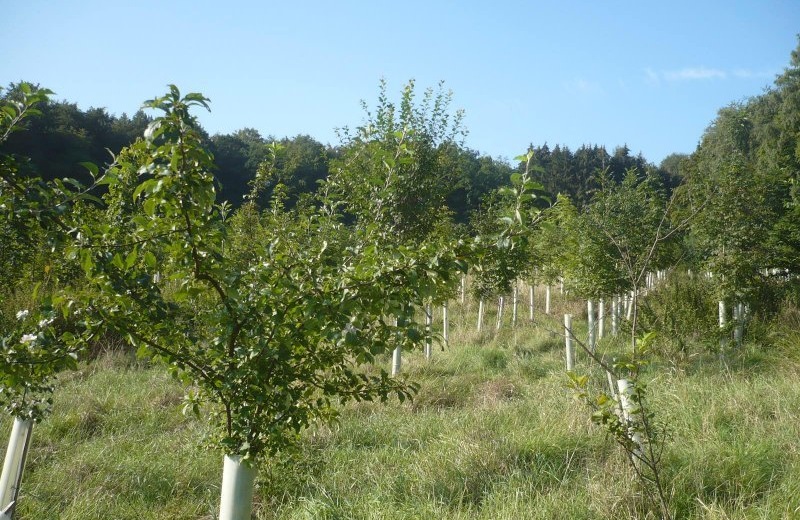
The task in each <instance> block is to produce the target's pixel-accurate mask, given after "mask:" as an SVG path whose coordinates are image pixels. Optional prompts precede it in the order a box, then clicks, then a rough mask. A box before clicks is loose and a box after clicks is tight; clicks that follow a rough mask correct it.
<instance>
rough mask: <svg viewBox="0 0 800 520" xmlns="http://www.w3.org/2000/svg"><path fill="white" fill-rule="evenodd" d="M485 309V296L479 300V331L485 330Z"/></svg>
mask: <svg viewBox="0 0 800 520" xmlns="http://www.w3.org/2000/svg"><path fill="white" fill-rule="evenodd" d="M483 310H484V303H483V298H481V299H480V300H478V332H481V331H482V330H483Z"/></svg>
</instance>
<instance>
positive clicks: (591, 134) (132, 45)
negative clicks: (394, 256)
mask: <svg viewBox="0 0 800 520" xmlns="http://www.w3.org/2000/svg"><path fill="white" fill-rule="evenodd" d="M2 4H5V5H3V7H4V9H3V16H2V17H0V35H2V36H0V85H8V83H10V82H17V81H22V80H24V81H30V82H33V83H38V84H40V85H41V86H43V87H47V88H50V89H51V90H53V91H55V92H56V98H57V99H59V100H62V99H63V100H67V101H70V102H74V103H77V104H78V106H79V107H80V108H82V109H87V108H89V107H104V108H106V109H107V110H108V111H109V112H110V113H113V114H116V115H120V114H122V113H123V112H125V113H127V114H129V115H131V114H133V113H134V112H135V111H136V110H137V109H138V108H139V107H140V106H141V104H142V102H143V101H145V100H146V99H151V98H153V97H156V96H159V95H162V94H164V93H165V92H166V91H167V85H168V84H175V85H177V86H178V87H179V88H180V89H181V91H183V92H201V93H202V94H204V95H205V96H207V97H208V98H210V100H211V109H212V111H211V112H210V113H206V114H198V115H199V118H200V121H201V123H202V125H203V126H204V128H205V129H206V130H207V131H208V132H209V133H211V134H214V133H231V132H234V131H236V130H238V129H241V128H245V127H250V128H255V129H257V130H258V131H259V132H260V133H261V135H263V136H265V137H266V136H275V137H278V138H280V137H283V136H294V135H297V134H308V135H310V136H312V137H314V138H315V139H317V140H319V141H321V142H322V143H326V144H332V145H335V144H338V142H339V141H338V138H337V134H336V131H335V129H336V128H340V127H345V126H349V127H355V126H358V125H359V124H361V123H363V122H364V112H363V110H362V107H361V100H364V101H365V102H366V103H367V104H368V105H370V106H374V105H375V104H376V99H377V95H378V84H379V81H380V80H381V79H382V78H383V79H384V80H385V81H386V82H387V83H388V90H389V92H390V93H391V94H392V95H393V96H395V97H394V99H399V95H400V92H401V90H402V88H403V86H404V85H405V84H406V82H407V81H408V80H409V79H414V80H415V82H416V86H417V88H418V90H420V91H422V90H424V89H425V88H426V87H434V86H436V85H437V84H438V82H439V81H442V80H443V81H444V82H445V86H446V88H448V89H450V90H452V92H453V98H452V107H453V108H460V109H463V110H464V111H465V120H464V124H465V126H466V129H467V130H468V132H469V134H468V136H467V138H466V143H465V144H466V145H467V146H468V147H469V148H471V149H474V150H477V151H479V152H481V153H482V154H485V155H490V156H493V157H496V158H498V157H499V158H508V159H510V158H513V157H515V156H517V155H520V154H522V153H524V152H525V150H526V149H527V147H528V145H529V144H534V145H541V144H544V143H547V144H548V145H549V146H550V147H551V148H552V147H553V146H555V145H556V144H560V145H562V146H563V145H566V146H568V147H570V148H571V149H573V150H574V149H576V148H578V147H579V146H581V145H583V144H588V145H594V144H597V145H604V146H606V148H607V149H608V150H609V151H613V149H614V148H615V147H616V146H620V145H627V146H628V148H630V150H631V151H632V153H634V154H636V153H641V154H642V155H643V156H644V157H645V158H646V159H647V160H648V161H650V162H653V163H655V164H658V163H660V161H661V160H662V159H663V158H664V157H665V156H667V155H669V154H670V153H675V152H678V153H691V152H692V151H693V150H694V149H695V147H696V146H697V143H698V141H699V139H700V138H701V137H702V134H703V131H704V130H705V128H707V126H708V125H709V124H710V123H711V122H712V121H713V119H714V117H715V115H716V113H717V111H718V110H719V109H720V108H722V107H724V106H727V105H729V104H731V103H734V102H741V101H744V100H746V99H747V98H748V97H751V96H755V95H758V94H760V93H762V92H763V91H764V89H765V88H768V87H769V86H770V85H772V83H773V81H774V79H775V76H776V75H777V74H779V73H781V72H782V71H783V70H784V68H785V67H786V66H788V64H789V60H790V53H791V51H792V50H794V49H795V48H797V45H798V33H800V1H798V0H749V1H737V0H724V1H723V0H692V1H684V0H672V1H663V0H661V1H657V2H656V1H648V0H637V1H615V0H606V1H596V0H595V1H571V0H561V1H527V2H524V1H504V0H495V1H494V2H486V1H485V0H484V1H471V0H464V1H460V2H456V1H437V0H427V1H417V0H408V1H403V2H384V1H379V0H373V1H348V0H339V1H337V2H333V1H321V0H320V1H302V0H296V1H294V2H289V1H285V0H284V1H282V2H272V1H266V0H265V1H239V0H229V1H227V2H219V1H216V2H207V1H203V0H195V1H183V0H169V1H168V0H160V1H151V0H139V1H135V2H133V1H115V0H102V1H91V0H85V1H79V0H75V1H55V0H50V1H44V0H27V1H25V2H21V1H11V0H0V5H2ZM420 93H421V92H420Z"/></svg>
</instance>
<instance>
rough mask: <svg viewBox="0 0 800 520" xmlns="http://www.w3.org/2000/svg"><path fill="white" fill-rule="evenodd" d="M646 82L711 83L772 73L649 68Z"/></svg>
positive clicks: (741, 70) (645, 76) (705, 68)
mask: <svg viewBox="0 0 800 520" xmlns="http://www.w3.org/2000/svg"><path fill="white" fill-rule="evenodd" d="M643 72H644V82H645V83H647V84H648V85H659V84H660V83H661V82H662V81H666V82H670V83H676V82H685V81H710V80H727V79H731V78H735V79H763V78H771V77H772V76H773V75H774V74H773V73H771V72H763V71H762V72H756V71H752V70H750V69H741V68H740V69H733V70H722V69H714V68H709V67H685V68H682V69H676V70H654V69H653V68H651V67H647V68H645V69H644V70H643Z"/></svg>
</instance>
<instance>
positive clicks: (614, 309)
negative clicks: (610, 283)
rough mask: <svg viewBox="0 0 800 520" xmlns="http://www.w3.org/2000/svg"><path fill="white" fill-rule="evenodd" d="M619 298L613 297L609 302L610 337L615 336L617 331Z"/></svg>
mask: <svg viewBox="0 0 800 520" xmlns="http://www.w3.org/2000/svg"><path fill="white" fill-rule="evenodd" d="M621 299H622V298H621V297H620V296H619V295H617V296H614V298H613V299H612V300H611V335H612V336H615V337H616V335H617V333H618V331H619V308H620V306H621V303H622V302H621Z"/></svg>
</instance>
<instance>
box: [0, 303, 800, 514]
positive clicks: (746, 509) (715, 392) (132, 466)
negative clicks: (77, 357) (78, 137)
mask: <svg viewBox="0 0 800 520" xmlns="http://www.w3.org/2000/svg"><path fill="white" fill-rule="evenodd" d="M554 292H555V293H557V291H554ZM554 299H555V300H556V301H555V304H556V305H555V308H554V313H555V312H558V313H561V312H563V310H564V309H565V308H566V307H563V305H564V304H563V303H561V304H559V295H557V294H554ZM562 307H563V308H562ZM572 307H573V308H570V311H571V312H573V313H574V314H575V315H576V323H577V320H578V317H579V316H580V313H581V311H580V309H579V308H578V307H577V306H574V305H573V306H572ZM541 308H542V306H540V307H539V309H541ZM473 316H474V314H470V315H469V317H467V316H465V315H463V314H460V309H459V307H458V306H454V307H453V308H451V323H452V325H453V331H452V333H451V346H450V348H448V349H446V350H445V351H443V352H442V351H440V350H439V349H435V351H434V354H433V359H432V360H431V361H429V362H426V361H425V360H424V358H423V356H422V354H421V353H412V354H409V355H407V356H406V357H405V359H404V364H403V371H404V374H405V375H407V376H408V377H410V378H412V379H414V380H416V381H418V382H420V384H421V390H420V393H419V395H418V396H417V397H416V399H415V400H414V401H413V402H411V403H398V402H392V403H390V404H388V405H379V404H370V403H359V404H353V405H349V406H347V407H345V408H344V409H343V410H342V414H341V418H340V420H339V422H338V423H336V424H333V425H320V426H319V427H316V428H313V429H311V430H309V431H307V432H306V434H305V435H304V437H303V440H302V443H301V445H300V446H299V448H298V450H297V452H296V453H294V454H292V455H291V456H290V455H284V456H282V457H280V458H278V459H274V460H270V461H269V462H268V463H265V464H263V465H262V466H261V467H260V468H259V469H260V473H259V479H258V489H257V491H256V505H255V512H254V517H255V518H259V519H331V520H332V519H433V518H436V519H440V518H441V519H452V520H455V519H465V520H466V519H487V520H488V519H493V520H494V519H559V518H561V519H581V518H585V519H603V518H607V519H612V518H656V517H657V515H656V514H655V513H654V511H656V509H654V508H650V507H648V505H647V503H646V500H644V498H643V495H642V490H641V488H640V486H639V484H638V483H637V482H636V480H635V479H634V477H633V474H632V472H631V470H630V469H629V468H628V467H627V465H626V461H625V458H624V456H623V454H622V453H621V452H620V450H619V449H618V448H617V447H616V446H615V445H614V444H613V442H612V441H611V440H610V439H608V438H607V437H606V436H605V434H604V433H603V431H601V430H600V429H599V428H597V427H595V426H593V425H592V424H591V421H590V420H589V412H588V410H587V409H586V407H585V406H584V405H583V404H581V403H580V402H578V401H576V400H574V399H573V397H572V396H571V394H570V393H569V391H568V390H567V389H566V387H565V382H566V378H565V375H564V373H563V345H562V340H561V339H560V338H558V337H554V336H552V335H551V333H550V332H548V329H552V330H559V329H560V327H561V320H560V319H556V318H555V316H557V315H555V314H554V317H552V318H540V321H539V323H538V324H537V326H536V327H534V326H530V325H529V324H527V323H524V322H525V321H526V320H525V318H526V317H527V308H524V309H522V308H521V309H520V324H519V327H518V328H517V329H515V330H511V328H510V327H509V326H508V322H506V324H505V325H504V328H503V329H501V330H500V331H499V332H495V330H494V316H492V315H491V314H488V315H487V316H486V321H485V326H486V332H484V333H482V334H480V335H478V334H476V333H475V331H474V330H473V329H474V326H475V324H474V323H473V321H474V320H473ZM506 318H507V319H510V312H507V313H506ZM584 327H585V325H584ZM583 332H585V328H584V329H583ZM583 332H579V334H581V333H583ZM781 338H782V339H781V341H782V342H783V343H782V347H781V348H772V349H769V348H767V347H766V346H764V345H760V344H747V345H746V346H745V348H743V349H742V351H741V352H739V353H738V354H737V355H736V356H733V357H731V358H730V359H729V360H728V362H727V364H723V363H722V362H720V361H719V360H718V359H717V357H716V356H711V355H709V356H695V357H693V358H692V359H691V360H690V361H689V362H686V363H684V364H683V365H681V366H680V367H676V366H674V365H671V364H669V363H660V364H659V363H656V364H655V365H654V366H653V367H652V368H651V369H650V372H649V373H648V374H647V378H648V380H649V381H650V383H649V389H650V390H649V392H650V395H651V400H652V407H653V410H654V411H655V412H656V413H657V415H658V417H659V418H660V419H661V420H663V421H665V422H666V423H667V424H668V425H669V431H670V440H669V443H668V446H667V449H666V452H665V458H664V463H663V464H664V470H663V471H664V475H665V481H666V484H667V487H668V490H667V491H668V494H669V495H670V503H671V506H672V509H673V511H674V512H675V516H676V518H689V519H751V518H752V519H756V518H758V519H762V518H763V519H771V518H776V519H777V518H797V517H800V442H798V439H800V385H798V384H797V383H796V381H798V377H799V376H800V363H798V360H797V357H796V354H795V357H792V355H788V356H787V355H786V353H787V352H792V350H793V349H794V350H796V349H797V346H798V339H800V338H798V335H796V334H795V335H792V333H791V332H789V333H787V334H786V335H783V336H781ZM606 344H608V342H606ZM609 348H614V346H613V345H611V346H610V347H609ZM385 361H386V364H385V366H386V367H387V368H388V366H389V360H388V359H386V360H385ZM586 362H587V360H586V358H585V356H582V357H579V359H578V363H579V366H584V367H585V364H586ZM593 370H594V369H591V368H590V369H589V372H590V373H594V371H593ZM597 384H598V385H604V384H605V380H604V379H603V378H599V379H598V382H597ZM182 392H183V390H182V388H181V386H180V384H179V383H178V382H176V381H174V380H172V379H171V378H170V377H169V376H167V375H166V373H165V371H163V370H162V369H161V368H159V367H152V366H148V365H146V364H142V363H138V362H136V361H135V360H133V359H132V358H131V357H130V356H128V355H125V354H120V353H116V354H114V353H112V354H106V355H104V356H101V357H100V358H99V359H98V360H96V361H95V362H93V363H92V364H91V365H87V366H84V367H83V368H82V369H81V370H80V371H78V372H73V373H69V374H65V375H64V376H63V377H62V381H61V383H60V384H59V387H58V391H57V392H56V395H55V404H54V408H53V414H52V415H51V416H50V417H49V418H48V419H47V420H46V421H44V422H43V423H42V424H41V425H38V426H37V427H36V428H35V430H34V437H33V445H32V447H31V451H30V456H29V463H28V466H27V468H26V474H25V480H24V482H23V490H22V494H21V497H20V509H19V511H18V518H28V519H40V518H61V519H108V518H114V519H127V518H131V519H133V518H136V519H148V518H154V519H155V518H159V519H160V518H163V519H211V518H214V517H215V516H214V515H215V509H216V507H217V501H218V496H219V478H220V473H221V466H222V465H221V462H222V461H221V454H220V453H217V452H214V451H207V450H204V449H202V447H201V440H202V438H203V435H204V434H205V433H206V426H205V424H204V422H203V420H198V419H194V418H190V417H185V416H183V415H182V413H181V408H182V403H181V396H182ZM9 430H10V423H9V421H8V420H5V421H4V422H3V423H2V430H0V432H1V433H2V434H3V435H5V436H7V434H8V432H9Z"/></svg>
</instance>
